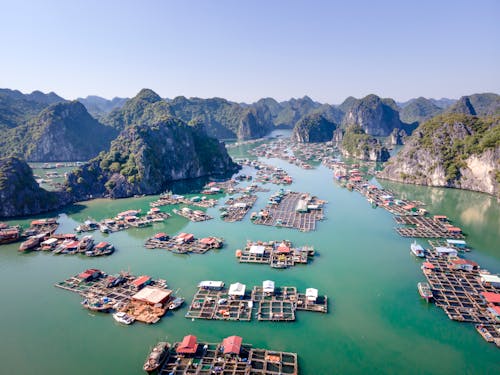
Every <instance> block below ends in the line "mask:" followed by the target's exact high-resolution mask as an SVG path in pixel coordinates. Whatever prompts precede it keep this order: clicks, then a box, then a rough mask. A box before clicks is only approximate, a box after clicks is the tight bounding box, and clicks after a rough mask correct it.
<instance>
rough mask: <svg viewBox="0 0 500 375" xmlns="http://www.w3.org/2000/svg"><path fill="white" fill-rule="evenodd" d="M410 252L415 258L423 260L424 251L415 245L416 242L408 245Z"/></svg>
mask: <svg viewBox="0 0 500 375" xmlns="http://www.w3.org/2000/svg"><path fill="white" fill-rule="evenodd" d="M410 251H411V252H412V253H413V255H415V256H416V257H419V258H424V257H425V250H424V248H423V247H422V246H421V245H419V244H418V243H417V241H414V242H412V244H411V245H410Z"/></svg>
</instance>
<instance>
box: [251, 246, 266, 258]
mask: <svg viewBox="0 0 500 375" xmlns="http://www.w3.org/2000/svg"><path fill="white" fill-rule="evenodd" d="M265 250H266V247H265V246H262V245H252V246H250V250H249V251H250V254H252V255H259V256H262V255H264V252H265Z"/></svg>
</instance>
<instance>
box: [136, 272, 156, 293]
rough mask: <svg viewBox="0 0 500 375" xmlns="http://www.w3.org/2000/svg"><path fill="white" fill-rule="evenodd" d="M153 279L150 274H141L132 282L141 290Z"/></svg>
mask: <svg viewBox="0 0 500 375" xmlns="http://www.w3.org/2000/svg"><path fill="white" fill-rule="evenodd" d="M152 281H153V279H151V277H150V276H145V275H143V276H139V277H138V278H137V279H135V280H134V281H132V282H131V284H132V286H133V287H134V288H135V289H137V290H139V289H142V288H144V287H145V286H146V285H149V284H151V282H152Z"/></svg>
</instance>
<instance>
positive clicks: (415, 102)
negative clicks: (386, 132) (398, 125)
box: [399, 97, 443, 124]
mask: <svg viewBox="0 0 500 375" xmlns="http://www.w3.org/2000/svg"><path fill="white" fill-rule="evenodd" d="M442 112H443V109H442V108H440V107H438V106H437V105H435V104H434V103H433V102H432V101H431V100H429V99H426V98H423V97H419V98H416V99H412V100H410V101H409V102H408V103H406V105H405V106H404V107H403V108H401V110H400V111H399V117H400V118H401V121H403V122H405V123H407V124H413V123H417V124H420V123H421V122H423V121H426V120H428V119H430V118H432V117H434V116H436V115H438V114H440V113H442Z"/></svg>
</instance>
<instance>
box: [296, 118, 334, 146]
mask: <svg viewBox="0 0 500 375" xmlns="http://www.w3.org/2000/svg"><path fill="white" fill-rule="evenodd" d="M336 128H337V125H336V124H334V123H333V122H331V121H328V120H327V119H326V118H325V117H323V116H322V115H319V114H314V115H308V116H305V117H304V118H302V120H300V121H299V122H297V124H296V125H295V127H294V128H293V133H292V139H293V140H294V141H295V142H301V143H309V142H328V141H331V140H332V138H333V132H334V131H335V129H336Z"/></svg>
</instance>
